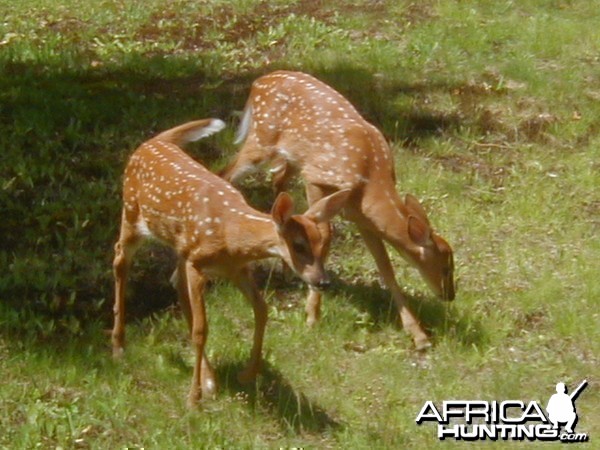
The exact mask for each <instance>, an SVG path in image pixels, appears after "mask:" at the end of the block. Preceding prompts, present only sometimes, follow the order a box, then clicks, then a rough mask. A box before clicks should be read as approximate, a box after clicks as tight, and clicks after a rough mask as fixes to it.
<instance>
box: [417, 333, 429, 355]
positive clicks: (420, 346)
mask: <svg viewBox="0 0 600 450" xmlns="http://www.w3.org/2000/svg"><path fill="white" fill-rule="evenodd" d="M414 342H415V348H416V349H417V350H418V351H420V352H423V351H426V350H427V349H429V348H431V341H430V340H429V338H428V337H427V336H424V337H419V338H415V340H414Z"/></svg>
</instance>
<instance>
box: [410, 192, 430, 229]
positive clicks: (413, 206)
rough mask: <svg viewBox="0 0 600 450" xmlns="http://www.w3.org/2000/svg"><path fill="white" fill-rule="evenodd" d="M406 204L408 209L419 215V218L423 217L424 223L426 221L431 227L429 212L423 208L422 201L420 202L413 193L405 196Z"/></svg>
mask: <svg viewBox="0 0 600 450" xmlns="http://www.w3.org/2000/svg"><path fill="white" fill-rule="evenodd" d="M404 204H405V205H406V207H407V208H408V210H409V211H410V212H411V213H412V214H414V215H415V216H417V217H418V218H419V219H421V221H422V222H423V223H425V224H426V225H427V226H429V227H430V226H431V225H430V223H429V219H428V218H427V212H426V211H425V208H423V205H421V202H419V200H418V199H417V197H415V196H414V195H412V194H406V195H405V196H404Z"/></svg>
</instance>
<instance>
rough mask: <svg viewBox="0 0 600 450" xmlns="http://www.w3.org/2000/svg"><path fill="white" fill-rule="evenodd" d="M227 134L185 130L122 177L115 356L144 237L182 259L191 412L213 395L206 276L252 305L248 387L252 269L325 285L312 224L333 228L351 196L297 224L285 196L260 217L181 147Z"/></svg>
mask: <svg viewBox="0 0 600 450" xmlns="http://www.w3.org/2000/svg"><path fill="white" fill-rule="evenodd" d="M224 126H225V124H224V123H223V122H222V121H220V120H218V119H206V120H199V121H195V122H189V123H186V124H184V125H181V126H179V127H176V128H173V129H171V130H168V131H165V132H164V133H161V134H159V135H158V136H156V137H154V138H152V139H150V140H149V141H147V142H146V143H144V144H143V145H141V146H140V147H139V148H138V149H137V150H136V151H135V152H134V153H133V155H132V156H131V157H130V159H129V162H128V164H127V167H126V169H125V175H124V183H123V211H122V220H121V231H120V235H119V240H118V242H117V243H116V245H115V259H114V263H113V267H114V276H115V305H114V321H115V322H114V328H113V330H112V346H113V355H114V356H115V357H118V356H120V355H121V354H122V353H123V345H124V337H125V330H124V326H125V324H124V314H125V304H124V302H125V285H126V279H127V272H128V269H129V267H130V265H131V260H132V258H133V255H134V253H135V251H136V249H137V248H138V247H139V245H140V243H141V242H142V240H143V238H149V237H153V238H156V239H158V240H160V241H162V242H164V243H166V244H168V245H170V246H171V247H173V248H174V249H175V250H176V252H177V254H178V257H179V262H178V267H177V270H176V276H175V277H174V278H175V279H176V280H175V283H176V287H177V291H178V297H179V302H180V305H181V308H182V310H183V312H184V314H185V316H186V318H187V321H188V325H189V327H190V330H191V338H192V343H193V346H194V348H195V351H196V362H195V365H194V374H193V378H192V386H191V389H190V392H189V396H188V404H189V405H190V406H193V405H194V404H196V403H197V402H198V400H200V398H201V397H202V393H203V392H204V394H205V395H207V394H209V395H210V394H212V393H214V390H215V388H216V383H215V375H214V371H213V370H212V368H211V366H210V364H209V362H208V360H207V359H206V357H205V354H204V348H205V343H206V337H207V323H206V314H205V307H204V297H203V290H204V287H205V285H206V282H207V279H208V277H210V276H213V275H217V276H222V277H225V278H228V279H229V280H231V281H232V282H233V283H234V284H235V285H236V286H237V287H238V288H239V289H240V290H241V291H242V293H243V294H244V296H245V297H246V298H247V299H248V300H249V302H250V303H251V305H252V308H253V310H254V319H255V328H254V342H253V346H252V351H251V356H250V361H249V362H248V365H247V366H246V368H245V369H244V370H243V371H242V372H241V373H240V374H239V380H240V381H241V382H248V381H251V380H253V379H254V378H255V377H256V375H257V373H258V371H259V367H260V362H261V352H262V343H263V335H264V331H265V325H266V321H267V307H266V304H265V302H264V300H263V298H262V296H261V294H260V293H259V291H258V289H257V288H256V286H255V285H254V282H253V280H252V277H251V274H250V272H249V268H248V263H250V262H251V261H255V260H258V259H263V258H268V257H271V256H279V257H281V258H282V259H283V260H284V261H285V262H286V263H287V264H288V265H289V266H290V267H291V268H292V270H293V271H294V272H295V273H296V274H298V275H299V276H300V277H301V278H302V279H303V280H304V281H306V282H307V283H309V284H310V285H311V286H314V287H315V288H322V287H324V286H325V285H327V283H328V279H327V276H326V274H325V271H324V269H323V255H324V249H325V243H326V241H325V239H326V236H323V235H321V232H320V229H319V227H318V223H320V222H323V221H325V222H326V221H328V220H330V219H331V217H332V216H333V215H335V214H336V213H337V212H338V211H339V209H340V207H341V205H342V204H343V203H344V202H345V201H346V198H347V196H348V195H349V191H340V192H336V193H335V194H332V195H330V196H328V197H324V198H323V199H322V200H321V201H319V202H316V203H314V204H313V205H312V206H311V207H310V208H309V209H308V211H306V212H305V213H304V214H302V215H294V214H293V207H294V205H293V201H292V199H291V197H290V196H289V195H288V194H287V193H281V194H280V195H279V196H278V197H277V200H276V201H275V203H274V205H273V208H272V211H271V214H270V215H269V214H264V213H261V212H259V211H256V210H255V209H253V208H251V207H250V206H248V204H247V203H246V201H245V200H244V198H243V196H242V195H241V194H240V193H239V192H238V191H237V190H236V189H234V188H233V187H232V186H231V185H230V184H229V183H228V182H226V181H224V180H223V179H221V178H219V177H218V176H216V175H214V174H213V173H211V172H209V171H208V170H207V169H206V168H204V167H203V166H202V165H201V164H199V163H197V162H196V161H194V160H193V159H192V158H191V157H190V156H188V155H187V154H186V153H184V152H183V151H182V150H181V149H180V147H179V145H181V144H183V143H185V142H191V141H195V140H197V139H200V138H202V137H205V136H209V135H210V134H212V133H215V132H218V131H220V130H221V129H222V128H223V127H224Z"/></svg>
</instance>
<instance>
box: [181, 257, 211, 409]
mask: <svg viewBox="0 0 600 450" xmlns="http://www.w3.org/2000/svg"><path fill="white" fill-rule="evenodd" d="M185 277H186V280H187V287H188V296H189V299H190V309H191V312H192V346H193V347H194V349H195V350H196V362H195V364H194V374H193V376H192V385H191V387H190V393H189V396H188V407H190V408H192V407H194V406H195V405H196V404H197V403H198V402H199V401H200V399H201V398H202V388H201V386H202V383H203V379H202V375H203V373H204V372H205V371H204V370H203V367H202V366H203V364H202V361H203V359H204V347H205V344H206V338H207V336H208V325H207V321H206V309H205V306H204V286H205V285H206V279H205V277H204V275H202V273H201V272H200V271H199V270H198V269H197V268H196V267H194V264H193V263H192V262H191V261H186V263H185Z"/></svg>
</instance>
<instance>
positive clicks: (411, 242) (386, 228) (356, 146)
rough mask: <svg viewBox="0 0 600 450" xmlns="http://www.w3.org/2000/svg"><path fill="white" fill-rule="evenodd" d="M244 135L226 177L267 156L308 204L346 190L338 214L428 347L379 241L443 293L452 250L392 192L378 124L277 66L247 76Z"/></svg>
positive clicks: (313, 298) (310, 306) (450, 286)
mask: <svg viewBox="0 0 600 450" xmlns="http://www.w3.org/2000/svg"><path fill="white" fill-rule="evenodd" d="M243 137H245V142H244V145H243V147H242V149H241V150H240V152H239V153H238V155H237V156H236V159H235V161H234V162H233V163H232V164H231V165H230V166H229V167H228V168H227V169H226V170H225V171H224V172H223V176H224V177H225V178H226V179H228V180H234V181H235V180H237V179H239V178H241V177H242V176H243V175H244V174H245V173H246V172H248V171H250V170H251V169H252V168H254V167H256V166H258V165H259V164H261V163H264V162H271V163H275V165H276V167H277V168H276V169H275V176H274V182H275V184H276V187H277V188H278V189H281V188H282V186H283V185H284V184H285V181H286V179H287V178H288V177H289V176H290V175H291V174H292V173H293V172H295V171H299V172H300V174H301V176H302V177H303V178H304V180H305V182H306V186H307V196H308V201H309V203H313V202H316V201H318V200H319V199H320V198H322V197H323V196H325V195H327V194H330V193H331V192H335V191H338V190H341V189H350V190H351V192H352V193H351V195H350V197H349V200H348V201H347V202H346V204H345V205H344V212H345V214H344V215H345V217H346V218H348V219H349V220H352V221H354V222H355V223H356V224H357V225H358V228H359V230H360V232H361V235H362V236H363V238H364V241H365V243H366V244H367V247H368V248H369V250H370V251H371V253H372V254H373V256H374V258H375V261H376V263H377V266H378V268H379V272H380V274H381V276H382V278H383V280H384V281H385V283H386V285H387V286H388V288H389V289H390V290H391V292H392V294H393V296H394V299H395V301H396V305H397V307H398V310H399V313H400V317H401V319H402V323H403V325H404V327H405V329H406V330H407V331H408V332H409V333H411V334H412V336H413V340H414V341H415V344H416V345H417V347H418V348H424V347H427V346H428V345H429V341H428V338H427V336H426V334H425V333H424V332H423V330H422V328H421V326H420V325H419V323H418V321H417V320H416V318H415V317H414V316H413V314H412V313H411V312H410V311H409V309H408V308H407V306H406V301H405V299H404V296H403V294H402V292H401V290H400V288H399V286H398V284H397V282H396V279H395V275H394V270H393V268H392V265H391V263H390V260H389V257H388V255H387V252H386V249H385V247H384V244H383V241H387V242H389V243H390V244H391V245H393V246H394V247H395V248H396V249H397V250H398V251H399V252H400V254H401V255H402V256H403V257H404V258H405V259H406V260H407V261H408V262H409V263H410V264H412V265H413V266H415V267H416V268H417V269H418V270H419V271H420V273H421V275H422V276H423V278H424V279H425V281H426V282H427V283H428V284H429V286H430V287H431V289H432V290H433V291H434V292H435V293H436V294H437V295H438V296H439V297H441V298H443V299H444V300H452V299H454V296H455V292H454V278H453V255H452V249H451V248H450V245H448V243H447V242H446V241H445V240H444V239H443V238H442V237H441V236H440V235H438V234H437V233H435V232H434V231H433V230H432V228H431V225H430V223H429V219H428V218H427V214H426V213H425V210H424V208H423V207H422V206H421V204H420V203H419V202H418V200H417V199H416V198H415V197H413V196H411V195H407V196H406V197H405V199H404V200H403V199H401V198H400V196H399V195H398V193H397V191H396V186H395V184H396V183H395V181H396V180H395V174H394V163H393V156H392V152H391V150H390V148H389V146H388V145H387V143H386V141H385V139H384V138H383V136H382V134H381V133H380V132H379V130H377V128H375V127H374V126H373V125H371V124H370V123H368V122H367V121H366V120H364V119H363V118H362V117H361V115H360V114H359V113H358V112H357V111H356V109H355V108H354V107H353V106H352V105H351V104H350V103H349V102H348V100H346V99H345V98H344V97H343V96H342V95H341V94H339V93H338V92H336V91H335V90H334V89H332V88H331V87H329V86H327V85H326V84H324V83H322V82H321V81H319V80H317V79H315V78H313V77H311V76H310V75H306V74H303V73H298V72H286V71H278V72H274V73H272V74H269V75H265V76H263V77H261V78H259V79H257V80H256V81H255V82H254V83H253V85H252V89H251V91H250V96H249V98H248V101H247V103H246V109H245V115H244V120H243V121H242V127H241V132H240V138H243ZM320 228H321V232H322V233H323V234H324V235H325V236H326V240H327V243H328V242H329V226H328V225H327V224H321V225H320ZM327 245H328V244H327ZM327 245H326V247H327ZM320 302H321V295H320V293H318V292H316V291H314V290H311V292H310V294H309V298H308V302H307V313H308V319H307V320H308V322H309V323H313V322H314V321H315V320H317V318H318V316H319V309H320Z"/></svg>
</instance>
